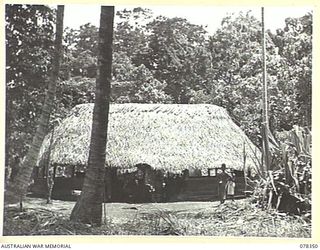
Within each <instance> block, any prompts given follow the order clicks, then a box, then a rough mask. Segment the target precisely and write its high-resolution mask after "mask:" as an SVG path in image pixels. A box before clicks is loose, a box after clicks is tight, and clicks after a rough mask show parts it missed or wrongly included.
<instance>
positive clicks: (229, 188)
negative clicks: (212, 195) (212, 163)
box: [217, 163, 236, 204]
mask: <svg viewBox="0 0 320 250" xmlns="http://www.w3.org/2000/svg"><path fill="white" fill-rule="evenodd" d="M217 178H218V189H219V190H218V193H219V200H220V204H223V203H224V202H225V200H226V199H227V197H230V198H231V200H232V201H234V190H235V186H236V182H235V173H234V172H233V171H231V173H227V172H226V164H224V163H223V164H222V166H221V172H220V173H218V174H217Z"/></svg>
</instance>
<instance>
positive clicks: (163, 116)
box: [1, 2, 316, 248]
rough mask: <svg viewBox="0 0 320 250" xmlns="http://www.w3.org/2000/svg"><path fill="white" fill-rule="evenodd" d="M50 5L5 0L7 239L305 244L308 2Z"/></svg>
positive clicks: (308, 221) (308, 227)
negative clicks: (263, 240)
mask: <svg viewBox="0 0 320 250" xmlns="http://www.w3.org/2000/svg"><path fill="white" fill-rule="evenodd" d="M59 4H60V5H54V4H47V5H41V4H21V3H19V4H14V3H10V4H9V3H7V4H5V5H4V8H5V15H4V17H3V18H5V36H4V38H5V70H4V72H5V73H4V74H5V86H6V87H5V94H4V97H5V161H3V162H4V164H5V166H4V169H5V170H4V171H3V172H4V176H3V180H4V185H3V186H4V190H3V191H2V192H3V196H4V203H3V205H1V206H3V221H2V222H1V224H2V235H3V236H40V235H41V236H44V235H46V236H53V235H61V236H74V235H86V236H89V235H97V236H104V235H108V236H157V237H158V236H211V238H212V239H215V238H223V237H242V238H247V239H250V238H253V237H254V238H272V239H296V238H299V239H304V240H306V239H311V238H312V237H313V236H314V233H315V232H314V231H313V230H312V226H313V216H312V215H313V214H312V211H314V210H313V205H312V192H313V185H312V181H311V180H312V179H313V177H314V175H313V176H312V145H313V141H312V132H313V127H312V122H313V119H312V110H313V109H312V78H313V73H312V72H313V59H314V58H313V45H314V44H315V43H314V41H313V33H314V32H313V31H314V28H313V26H314V25H313V21H314V18H313V14H314V9H313V7H312V6H289V5H288V6H281V7H280V6H269V5H268V6H259V5H255V6H232V5H228V6H222V5H219V6H218V5H217V6H215V5H213V4H212V5H189V6H188V5H160V4H159V5H146V4H145V5H142V4H141V5H138V4H136V5H133V4H132V5H116V4H115V5H110V4H109V5H100V4H65V5H62V4H63V2H60V3H59ZM179 239H183V237H181V238H179ZM303 242H305V241H303ZM297 247H299V246H297ZM56 248H68V247H67V246H62V245H61V246H60V247H58V246H56ZM300 248H301V246H300ZM302 248H303V247H302ZM308 248H316V246H315V245H314V246H311V245H310V246H309V245H308Z"/></svg>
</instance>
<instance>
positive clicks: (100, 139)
mask: <svg viewBox="0 0 320 250" xmlns="http://www.w3.org/2000/svg"><path fill="white" fill-rule="evenodd" d="M113 19H114V7H111V6H102V7H101V16H100V29H99V58H98V65H99V69H98V76H97V82H96V95H95V96H96V99H95V103H94V110H93V120H92V131H91V142H90V151H89V160H88V169H87V171H86V175H85V179H84V183H83V187H82V192H81V196H80V198H79V200H78V201H77V203H76V205H75V206H74V208H73V210H72V213H71V216H70V219H71V220H73V221H81V222H83V223H93V224H96V225H101V219H102V203H103V194H104V190H103V189H104V176H105V160H106V144H107V128H108V115H109V102H110V86H111V66H112V39H113Z"/></svg>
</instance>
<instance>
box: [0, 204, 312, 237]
mask: <svg viewBox="0 0 320 250" xmlns="http://www.w3.org/2000/svg"><path fill="white" fill-rule="evenodd" d="M74 204H75V202H71V201H59V200H53V203H52V204H46V200H45V199H39V198H27V199H26V200H25V202H24V210H23V211H22V212H20V211H19V210H18V208H17V207H16V206H7V207H6V209H5V220H4V234H5V235H30V234H31V235H42V234H46V235H54V234H63V235H70V234H71V235H72V234H73V235H74V234H86V235H88V234H89V235H101V234H103V235H215V236H255V237H299V238H301V237H304V238H308V237H311V222H310V221H307V220H305V219H304V218H303V217H301V216H291V215H286V214H280V213H277V212H276V211H273V210H269V211H264V210H261V209H260V208H257V207H256V206H255V205H254V204H252V203H250V202H249V200H248V199H243V200H236V201H234V202H232V201H229V200H228V201H226V203H225V204H223V205H219V202H172V203H145V204H128V203H106V204H104V211H105V212H106V213H105V216H103V221H104V224H103V225H102V226H101V227H99V228H97V227H94V226H91V225H86V224H80V223H71V222H70V221H69V215H70V213H71V211H72V208H73V206H74Z"/></svg>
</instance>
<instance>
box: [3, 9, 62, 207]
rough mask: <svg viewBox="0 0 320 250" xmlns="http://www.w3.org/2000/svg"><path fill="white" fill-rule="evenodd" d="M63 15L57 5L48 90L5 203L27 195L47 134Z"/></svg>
mask: <svg viewBox="0 0 320 250" xmlns="http://www.w3.org/2000/svg"><path fill="white" fill-rule="evenodd" d="M63 15H64V6H63V5H59V6H58V10H57V22H56V38H55V53H54V57H53V61H52V64H53V65H52V73H51V76H50V80H49V83H48V90H47V93H46V97H45V100H44V104H43V108H42V113H41V116H40V118H39V120H38V127H37V130H36V133H35V135H34V137H33V141H32V143H31V145H30V148H29V150H28V153H27V155H26V158H25V159H24V161H22V163H21V164H20V167H19V170H18V174H17V176H16V177H15V179H14V180H13V182H12V183H11V184H12V185H10V187H9V188H8V191H7V192H6V201H7V202H18V201H19V200H20V202H21V201H22V199H23V197H24V196H25V194H26V193H27V188H28V185H29V181H30V178H31V174H32V170H33V168H34V166H35V165H36V161H37V157H38V154H39V150H40V147H41V145H42V142H43V140H44V137H45V135H46V133H47V130H48V126H49V119H50V114H51V111H52V107H53V102H54V97H55V93H56V83H57V80H58V74H59V69H60V58H61V52H62V33H63Z"/></svg>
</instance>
